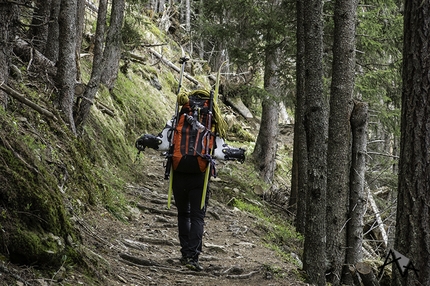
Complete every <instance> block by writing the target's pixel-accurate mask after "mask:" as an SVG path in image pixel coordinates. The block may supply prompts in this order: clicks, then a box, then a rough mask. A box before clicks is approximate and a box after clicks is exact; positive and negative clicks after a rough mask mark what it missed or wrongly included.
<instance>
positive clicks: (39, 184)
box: [0, 18, 303, 285]
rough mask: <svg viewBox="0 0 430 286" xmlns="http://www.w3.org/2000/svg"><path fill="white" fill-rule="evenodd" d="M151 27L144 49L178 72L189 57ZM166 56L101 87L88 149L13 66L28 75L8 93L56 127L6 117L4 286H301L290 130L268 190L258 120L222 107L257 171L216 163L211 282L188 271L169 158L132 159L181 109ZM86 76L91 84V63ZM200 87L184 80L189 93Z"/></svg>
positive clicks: (144, 60)
mask: <svg viewBox="0 0 430 286" xmlns="http://www.w3.org/2000/svg"><path fill="white" fill-rule="evenodd" d="M144 26H145V29H142V34H143V35H142V36H143V37H144V39H145V41H146V42H147V43H161V42H162V43H167V44H166V45H163V46H161V47H158V48H156V49H158V52H159V53H160V54H162V55H163V59H166V60H167V59H168V60H169V62H171V63H172V64H174V65H176V66H178V63H177V61H178V60H179V57H180V55H181V49H180V47H179V45H178V44H177V43H176V42H175V41H173V40H172V39H171V38H170V37H168V35H166V34H164V33H162V32H160V31H159V30H158V29H157V27H156V26H155V25H154V23H153V22H152V21H150V20H149V19H146V18H145V22H144ZM156 49H155V48H154V50H152V49H151V50H150V49H149V48H139V49H136V50H134V51H132V55H131V54H130V57H128V58H126V59H125V60H124V62H122V63H121V64H122V68H121V73H120V74H119V77H118V81H117V84H116V87H115V88H114V90H112V91H108V90H107V89H105V88H103V87H101V89H100V91H99V93H98V96H97V100H96V102H95V104H94V106H93V109H92V111H91V116H90V118H89V121H88V124H87V127H86V129H85V132H84V134H82V136H80V137H79V138H76V137H74V136H73V135H72V134H71V132H70V131H69V130H68V127H67V126H66V124H65V123H64V122H63V121H62V120H61V115H60V114H59V113H58V111H57V110H56V108H55V107H54V105H53V102H54V99H55V88H54V86H52V83H51V82H50V81H49V78H46V77H45V76H44V75H41V74H35V73H30V72H28V71H27V70H26V67H27V66H28V63H26V62H24V61H23V60H22V59H19V58H14V59H13V62H14V64H15V65H16V67H17V68H18V69H19V70H21V71H22V74H21V75H20V77H14V78H11V79H10V82H9V86H10V87H11V88H12V89H13V90H14V91H16V92H18V93H19V94H20V95H21V96H23V97H25V98H26V99H27V100H29V101H31V102H32V103H33V104H34V105H36V106H38V107H39V108H42V109H43V110H47V111H49V112H52V114H53V115H54V116H53V117H51V116H47V115H46V114H44V113H40V111H39V112H38V111H37V110H36V109H35V108H34V105H33V107H30V106H29V105H28V103H23V102H22V101H20V100H17V98H16V97H13V98H12V97H11V99H10V102H9V104H8V108H7V110H1V111H0V121H1V125H2V129H1V130H0V158H1V164H0V186H1V187H0V201H1V205H0V213H1V216H0V226H1V230H2V235H1V236H0V250H1V251H0V285H176V284H179V285H180V284H186V283H188V282H192V283H193V284H196V285H242V284H244V283H247V284H249V285H301V284H302V282H300V281H301V280H302V279H303V278H302V275H301V274H300V272H299V270H298V269H299V268H300V266H299V265H300V262H299V260H297V259H296V258H295V257H297V255H299V254H300V249H301V238H300V236H299V235H297V234H296V233H295V232H294V229H293V228H292V227H291V225H290V223H291V222H290V220H291V217H290V214H289V213H288V212H287V211H286V209H285V205H283V203H285V202H286V196H287V195H288V194H287V192H286V188H287V184H288V178H286V174H287V173H288V166H289V164H290V162H291V158H290V157H289V156H290V153H289V152H290V151H291V148H292V147H291V146H292V136H291V135H292V134H291V130H292V129H291V126H285V128H284V129H283V133H282V138H281V139H280V145H279V147H280V148H279V150H280V153H279V154H278V158H279V162H278V167H279V168H278V169H279V170H278V174H277V177H276V178H277V179H276V182H274V184H273V186H268V185H266V184H264V183H263V182H261V181H260V180H259V178H258V176H257V174H256V172H255V170H254V167H253V165H252V161H251V160H250V159H249V154H250V152H252V146H253V141H252V138H255V136H256V135H257V134H256V132H257V131H258V128H256V127H258V120H251V121H250V120H245V119H244V118H243V117H241V116H240V115H239V114H238V113H237V112H236V111H235V110H234V109H232V108H231V107H230V106H226V105H224V104H223V103H222V102H220V104H221V105H222V109H223V111H224V112H225V114H226V116H229V118H230V120H231V121H230V124H231V125H230V127H231V128H230V129H231V130H230V131H231V132H229V133H228V137H227V140H228V142H229V144H231V145H232V146H240V147H246V148H247V149H248V151H247V155H248V160H246V161H245V163H244V164H239V163H237V162H218V166H217V168H218V176H217V178H214V179H213V181H212V183H211V193H212V197H211V201H210V206H209V209H208V214H207V220H206V229H205V236H204V244H205V245H204V249H203V251H204V253H203V256H202V258H201V260H202V264H203V266H204V267H205V270H204V271H203V272H201V273H195V272H189V271H187V270H186V269H184V268H183V267H182V266H180V264H179V261H178V258H179V247H178V245H177V243H178V242H177V234H176V231H177V230H176V223H175V222H176V218H175V207H174V206H172V209H171V210H167V209H166V192H167V182H166V181H165V180H164V179H163V174H164V170H163V167H162V166H163V157H162V156H160V154H159V152H156V151H154V150H147V151H145V152H144V153H141V154H140V155H139V156H136V153H137V150H136V149H135V148H134V141H135V139H136V138H137V137H138V136H139V135H140V134H142V133H152V134H156V133H158V132H159V131H160V130H161V129H162V127H163V126H164V124H165V122H166V121H167V120H168V119H169V118H170V116H171V115H172V110H173V109H174V102H175V92H176V88H177V84H178V73H177V71H175V70H173V69H172V68H171V67H169V66H168V65H166V64H165V63H164V62H163V60H161V59H160V58H159V57H157V56H154V53H153V51H155V50H156ZM191 62H192V61H191ZM199 62H200V61H198V60H196V61H194V64H193V79H197V81H198V82H199V83H200V86H203V87H206V88H209V87H210V85H211V80H210V79H209V78H210V77H211V76H213V74H212V75H211V74H207V73H206V72H205V71H204V70H205V69H204V68H203V66H199V65H198V63H199ZM80 64H81V72H82V76H83V82H84V83H85V82H86V81H88V77H89V74H90V71H91V70H90V67H91V53H90V52H89V53H86V54H84V55H82V57H81V63H80ZM188 71H189V70H188ZM194 87H195V82H193V81H190V80H187V79H184V83H183V88H184V89H187V90H190V89H192V88H194ZM77 100H79V94H77ZM253 110H258V107H256V108H253ZM254 115H256V116H257V117H258V114H254ZM262 190H264V192H262ZM263 198H264V200H263ZM275 202H276V204H275Z"/></svg>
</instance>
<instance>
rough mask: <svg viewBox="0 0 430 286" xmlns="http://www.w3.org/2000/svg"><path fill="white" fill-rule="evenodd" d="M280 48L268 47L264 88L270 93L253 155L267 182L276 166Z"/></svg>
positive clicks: (269, 181) (266, 100)
mask: <svg viewBox="0 0 430 286" xmlns="http://www.w3.org/2000/svg"><path fill="white" fill-rule="evenodd" d="M279 59H280V50H279V48H277V47H267V48H266V63H265V69H264V88H265V90H266V91H267V92H268V93H269V95H268V96H266V97H265V98H264V99H263V104H262V105H263V106H262V107H263V110H262V116H261V125H260V130H259V132H258V136H257V141H256V143H255V148H254V152H253V154H252V156H253V157H254V159H255V161H256V165H257V166H258V170H259V172H260V175H261V177H262V178H263V180H264V181H265V182H266V183H271V182H272V180H273V175H274V173H275V167H276V160H275V156H276V149H277V141H276V138H277V136H278V119H279V109H278V106H279V105H278V100H279V97H280V96H279V91H278V89H279V74H278V70H279V67H278V63H279Z"/></svg>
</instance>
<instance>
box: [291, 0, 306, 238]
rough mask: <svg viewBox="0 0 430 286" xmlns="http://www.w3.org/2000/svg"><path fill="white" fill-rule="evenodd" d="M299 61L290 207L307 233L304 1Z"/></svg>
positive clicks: (300, 229) (300, 10)
mask: <svg viewBox="0 0 430 286" xmlns="http://www.w3.org/2000/svg"><path fill="white" fill-rule="evenodd" d="M296 3H297V8H296V9H297V61H296V109H295V113H294V116H295V118H294V147H293V148H294V149H293V151H294V152H293V171H292V178H291V195H290V199H289V202H288V204H289V207H290V208H292V211H294V210H295V213H296V221H295V225H296V230H297V231H298V232H300V233H301V234H304V233H305V221H306V220H305V218H306V188H307V187H306V182H307V157H308V155H307V147H306V131H305V126H304V118H305V111H306V106H305V100H306V95H305V39H304V37H305V33H304V23H303V17H304V11H303V1H302V0H298V1H297V2H296Z"/></svg>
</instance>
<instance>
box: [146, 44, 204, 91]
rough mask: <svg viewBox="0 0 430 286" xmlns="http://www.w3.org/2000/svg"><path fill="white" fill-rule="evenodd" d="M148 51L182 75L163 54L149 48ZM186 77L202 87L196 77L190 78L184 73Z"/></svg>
mask: <svg viewBox="0 0 430 286" xmlns="http://www.w3.org/2000/svg"><path fill="white" fill-rule="evenodd" d="M148 51H149V52H150V53H151V54H153V55H154V56H155V57H157V58H158V59H160V60H161V61H162V62H163V63H164V64H165V65H167V66H168V67H170V68H171V69H173V70H174V71H176V72H178V73H180V72H181V69H180V68H178V67H177V66H176V65H174V64H173V63H172V62H171V61H169V60H166V59H165V58H164V57H163V55H162V54H160V53H158V52H157V51H155V50H153V49H151V48H148ZM184 77H185V78H186V79H188V80H189V81H191V82H192V83H194V84H195V85H200V83H199V81H198V80H196V79H195V78H194V77H192V76H190V75H189V74H188V73H185V72H184Z"/></svg>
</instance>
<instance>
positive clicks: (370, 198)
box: [367, 189, 388, 248]
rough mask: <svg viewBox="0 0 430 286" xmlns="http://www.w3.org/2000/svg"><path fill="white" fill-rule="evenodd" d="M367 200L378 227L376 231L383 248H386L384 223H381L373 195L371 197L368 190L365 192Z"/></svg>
mask: <svg viewBox="0 0 430 286" xmlns="http://www.w3.org/2000/svg"><path fill="white" fill-rule="evenodd" d="M367 198H368V200H369V203H370V206H371V207H372V211H373V213H374V214H375V218H376V223H377V225H378V230H379V232H380V233H381V236H382V241H383V244H384V247H385V248H387V246H388V235H387V232H386V231H385V227H384V222H383V221H382V218H381V215H380V212H379V209H378V206H377V205H376V202H375V200H374V199H373V195H372V192H371V191H370V189H368V190H367Z"/></svg>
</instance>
